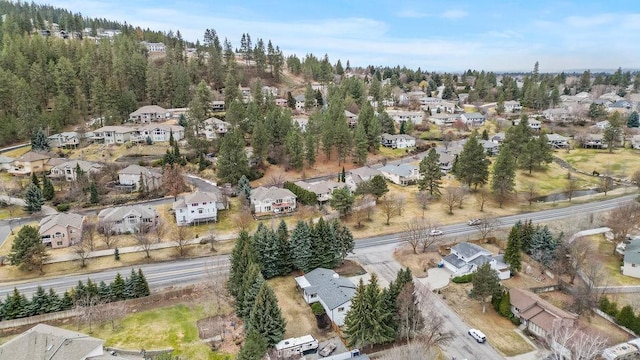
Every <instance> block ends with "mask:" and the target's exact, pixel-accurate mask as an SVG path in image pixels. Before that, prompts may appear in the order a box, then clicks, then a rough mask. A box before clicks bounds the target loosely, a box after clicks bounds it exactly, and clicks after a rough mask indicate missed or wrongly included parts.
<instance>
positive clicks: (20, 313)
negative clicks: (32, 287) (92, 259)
mask: <svg viewBox="0 0 640 360" xmlns="http://www.w3.org/2000/svg"><path fill="white" fill-rule="evenodd" d="M149 294H150V290H149V284H148V283H147V279H146V278H145V276H144V274H143V273H142V270H141V269H138V271H137V272H136V271H135V270H134V269H131V275H130V276H129V277H127V278H123V277H122V275H120V273H117V274H116V277H115V278H114V279H113V281H112V282H110V283H109V284H107V283H105V282H104V281H100V283H98V284H96V283H95V282H93V281H92V280H91V279H87V282H86V283H83V282H82V280H80V281H78V285H76V286H75V287H73V288H72V289H71V290H69V291H65V292H64V294H63V295H62V296H60V295H58V294H57V293H56V292H55V290H54V289H53V288H51V289H49V291H48V292H47V291H45V289H44V288H43V287H42V286H38V289H37V290H36V292H35V293H34V294H33V296H32V297H31V299H30V300H29V299H27V297H26V296H25V295H23V294H21V293H20V292H19V291H18V289H17V288H14V289H13V292H12V293H11V294H7V298H6V299H5V300H4V301H0V319H1V320H12V319H19V318H24V317H29V316H34V315H41V314H48V313H52V312H57V311H64V310H69V309H72V308H73V307H74V306H90V305H96V304H105V303H110V302H114V301H121V300H127V299H135V298H140V297H145V296H149Z"/></svg>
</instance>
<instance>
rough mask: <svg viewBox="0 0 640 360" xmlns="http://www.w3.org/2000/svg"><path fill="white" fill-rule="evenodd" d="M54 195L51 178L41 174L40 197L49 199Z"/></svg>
mask: <svg viewBox="0 0 640 360" xmlns="http://www.w3.org/2000/svg"><path fill="white" fill-rule="evenodd" d="M55 195H56V193H55V189H54V187H53V183H52V182H51V179H49V178H48V177H47V176H46V175H45V174H42V197H43V198H44V199H45V200H47V201H49V200H51V199H53V197H54V196H55Z"/></svg>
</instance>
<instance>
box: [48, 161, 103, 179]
mask: <svg viewBox="0 0 640 360" xmlns="http://www.w3.org/2000/svg"><path fill="white" fill-rule="evenodd" d="M78 168H80V171H81V172H82V173H84V174H87V175H88V174H95V173H98V172H100V170H102V168H103V166H102V164H98V163H95V162H92V161H84V160H72V161H65V162H63V163H62V164H58V165H55V166H53V167H52V168H51V170H50V174H49V177H52V178H55V179H62V178H64V180H66V181H75V180H76V179H77V178H78V174H77V173H76V171H77V169H78Z"/></svg>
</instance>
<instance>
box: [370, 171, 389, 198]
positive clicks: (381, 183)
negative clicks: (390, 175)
mask: <svg viewBox="0 0 640 360" xmlns="http://www.w3.org/2000/svg"><path fill="white" fill-rule="evenodd" d="M368 191H369V193H370V194H371V195H373V196H375V198H376V200H378V199H380V198H381V197H382V196H383V195H384V194H386V193H388V192H389V188H388V187H387V180H385V179H384V177H382V175H374V177H372V178H371V180H370V181H369V186H368Z"/></svg>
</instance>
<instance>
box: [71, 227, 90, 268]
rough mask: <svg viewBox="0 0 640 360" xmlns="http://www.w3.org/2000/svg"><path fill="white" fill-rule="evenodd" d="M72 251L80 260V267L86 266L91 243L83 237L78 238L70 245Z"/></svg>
mask: <svg viewBox="0 0 640 360" xmlns="http://www.w3.org/2000/svg"><path fill="white" fill-rule="evenodd" d="M83 237H84V234H83ZM72 248H73V253H74V254H75V255H76V256H77V257H78V259H79V260H80V267H83V268H84V267H86V266H87V259H88V258H89V256H90V255H91V245H90V244H89V243H88V242H87V241H85V239H80V241H78V242H77V243H75V244H73V245H72Z"/></svg>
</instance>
